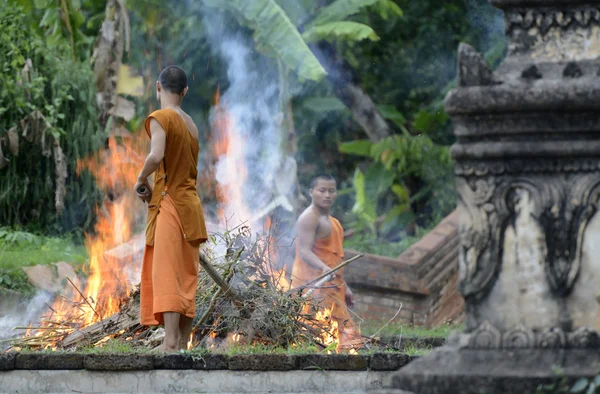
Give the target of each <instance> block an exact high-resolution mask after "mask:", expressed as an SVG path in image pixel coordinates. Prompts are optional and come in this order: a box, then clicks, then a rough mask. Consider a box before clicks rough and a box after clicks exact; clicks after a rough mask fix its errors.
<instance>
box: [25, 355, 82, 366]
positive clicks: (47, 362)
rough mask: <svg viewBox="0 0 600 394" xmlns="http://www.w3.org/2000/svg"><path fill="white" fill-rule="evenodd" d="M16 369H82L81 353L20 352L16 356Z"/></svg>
mask: <svg viewBox="0 0 600 394" xmlns="http://www.w3.org/2000/svg"><path fill="white" fill-rule="evenodd" d="M15 368H17V369H82V368H83V354H77V353H57V354H52V353H50V354H48V353H21V354H19V355H18V356H17V359H16V363H15Z"/></svg>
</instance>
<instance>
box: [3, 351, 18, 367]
mask: <svg viewBox="0 0 600 394" xmlns="http://www.w3.org/2000/svg"><path fill="white" fill-rule="evenodd" d="M16 358H17V354H16V353H6V354H0V371H8V370H11V369H15V360H16Z"/></svg>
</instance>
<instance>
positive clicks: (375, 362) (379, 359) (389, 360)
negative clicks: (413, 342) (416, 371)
mask: <svg viewBox="0 0 600 394" xmlns="http://www.w3.org/2000/svg"><path fill="white" fill-rule="evenodd" d="M410 361H412V357H410V356H409V355H406V354H403V353H375V354H373V355H371V360H370V361H369V368H370V369H372V370H374V371H396V370H398V369H400V368H402V367H403V366H405V365H406V364H408V363H409V362H410Z"/></svg>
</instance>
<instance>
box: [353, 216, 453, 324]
mask: <svg viewBox="0 0 600 394" xmlns="http://www.w3.org/2000/svg"><path fill="white" fill-rule="evenodd" d="M457 230H458V214H457V212H456V211H455V212H453V213H452V214H450V215H448V217H446V218H445V219H444V220H443V221H442V222H441V223H440V224H439V225H438V226H436V227H435V228H434V229H433V230H432V231H431V232H430V233H429V234H427V235H426V236H425V237H423V238H422V239H421V240H420V241H419V242H417V243H415V244H414V245H413V246H412V247H411V248H409V249H408V250H407V251H406V252H404V253H402V254H401V255H400V256H398V258H396V259H393V258H387V257H382V256H377V255H371V254H365V256H364V257H362V258H360V259H359V260H357V261H355V262H354V263H352V264H350V265H349V266H348V267H346V268H345V272H344V277H345V279H346V281H347V282H348V284H349V285H350V287H351V288H352V290H353V291H354V294H355V307H354V312H356V313H357V314H358V315H359V316H360V317H361V318H363V319H365V320H389V319H391V318H392V317H393V316H394V315H395V314H396V313H397V312H398V310H399V309H400V312H399V313H398V316H397V317H396V321H400V322H403V323H407V324H415V325H421V326H426V327H433V326H436V325H440V324H442V323H445V322H450V321H454V322H456V321H460V320H462V318H463V299H462V297H461V296H460V295H459V294H458V292H457V290H456V286H457V282H458V231H457ZM345 254H346V258H350V257H352V256H354V255H356V254H358V252H356V251H353V250H346V251H345ZM400 307H401V308H400Z"/></svg>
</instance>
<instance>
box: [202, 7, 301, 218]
mask: <svg viewBox="0 0 600 394" xmlns="http://www.w3.org/2000/svg"><path fill="white" fill-rule="evenodd" d="M218 20H219V16H216V15H210V16H205V19H204V21H205V26H206V28H207V33H208V35H209V37H210V38H211V40H210V42H211V45H212V46H213V50H214V52H215V54H216V55H218V56H220V57H221V58H222V59H224V60H225V62H226V64H227V67H228V69H227V76H228V82H229V86H228V87H227V89H226V90H225V91H224V92H223V94H222V96H221V104H220V107H221V108H224V109H225V110H226V111H227V113H228V114H229V118H230V120H231V125H232V127H231V129H230V130H231V133H232V143H233V144H241V145H242V147H241V148H240V149H235V148H233V149H231V151H232V152H233V155H231V154H230V155H229V156H228V157H225V156H222V157H220V158H218V161H217V164H216V179H217V182H218V183H219V184H220V185H231V184H236V183H239V182H240V177H241V171H240V172H236V171H232V168H234V169H236V168H239V165H240V163H243V164H244V166H245V167H246V170H247V178H246V180H245V183H244V185H243V186H242V191H243V194H242V195H243V201H242V202H243V205H244V206H245V207H247V208H248V212H246V213H243V210H241V209H239V207H237V206H236V205H235V204H232V205H229V206H227V207H224V208H225V214H226V217H227V218H228V219H231V220H232V222H233V224H234V225H237V224H239V223H240V222H247V224H249V225H251V227H252V228H253V229H254V227H255V225H257V224H259V223H258V222H257V221H260V219H261V218H262V217H263V216H264V215H266V214H268V213H269V212H268V211H270V210H272V209H273V207H275V206H283V207H284V208H285V209H287V210H288V211H291V210H292V206H291V204H290V202H289V198H290V196H291V191H292V190H291V189H292V188H293V187H294V186H295V177H296V166H295V161H294V159H293V158H291V157H286V156H285V154H284V153H283V152H282V128H281V127H282V126H281V124H282V120H283V114H282V111H281V108H280V98H279V76H278V74H277V72H276V70H274V69H273V68H268V67H264V63H265V62H264V61H263V62H261V61H257V59H256V55H255V54H254V53H253V51H252V49H251V48H252V43H251V42H250V41H249V39H247V38H244V37H242V36H241V35H239V34H235V33H231V32H228V31H225V30H223V26H224V24H223V23H219V22H218ZM236 215H237V216H236ZM244 216H246V217H244Z"/></svg>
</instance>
